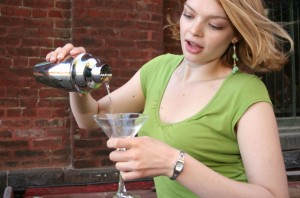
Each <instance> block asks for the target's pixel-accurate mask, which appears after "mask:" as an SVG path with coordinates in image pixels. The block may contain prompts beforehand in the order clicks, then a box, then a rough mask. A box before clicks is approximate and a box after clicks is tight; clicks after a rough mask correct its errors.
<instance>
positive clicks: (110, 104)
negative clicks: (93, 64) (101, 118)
mask: <svg viewBox="0 0 300 198" xmlns="http://www.w3.org/2000/svg"><path fill="white" fill-rule="evenodd" d="M105 87H106V91H107V95H108V98H109V111H110V113H113V105H112V99H111V95H110V89H109V83H108V82H106V83H105Z"/></svg>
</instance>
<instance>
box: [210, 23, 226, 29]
mask: <svg viewBox="0 0 300 198" xmlns="http://www.w3.org/2000/svg"><path fill="white" fill-rule="evenodd" d="M208 25H209V27H210V28H211V29H213V30H221V29H223V27H220V26H216V25H212V24H208Z"/></svg>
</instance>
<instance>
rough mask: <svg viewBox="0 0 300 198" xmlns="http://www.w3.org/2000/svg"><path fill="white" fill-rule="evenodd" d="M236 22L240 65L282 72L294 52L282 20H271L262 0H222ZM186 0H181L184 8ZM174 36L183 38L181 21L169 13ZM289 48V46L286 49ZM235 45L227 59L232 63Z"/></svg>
mask: <svg viewBox="0 0 300 198" xmlns="http://www.w3.org/2000/svg"><path fill="white" fill-rule="evenodd" d="M218 1H219V3H220V4H221V6H222V7H223V9H224V10H225V12H226V14H227V16H228V18H229V20H230V21H231V23H232V24H233V26H234V28H235V29H236V32H237V33H238V35H239V37H240V40H239V42H238V43H237V53H238V57H239V62H238V63H239V65H242V66H247V67H249V68H250V69H251V70H252V71H254V72H269V71H279V70H281V69H282V67H283V66H284V65H285V64H286V63H287V62H288V60H289V56H290V55H291V53H292V52H293V51H294V42H293V40H292V38H291V37H290V35H289V34H288V32H287V31H286V30H285V29H284V28H283V26H281V25H280V24H279V23H276V22H274V21H271V20H270V19H269V18H268V17H267V15H266V11H265V8H264V5H263V2H262V1H261V0H218ZM184 2H185V0H180V7H181V8H182V7H183V5H184ZM167 21H168V22H169V25H168V27H169V28H170V30H171V33H172V37H173V38H174V39H177V40H179V39H180V36H179V21H178V20H176V21H174V20H172V18H171V17H170V15H169V16H167ZM287 47H288V49H286V48H287ZM232 53H233V49H232V45H230V46H229V48H228V50H227V51H226V53H225V54H224V59H225V60H226V61H227V62H228V63H230V64H232V62H233V61H232Z"/></svg>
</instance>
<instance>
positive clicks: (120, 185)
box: [117, 173, 127, 196]
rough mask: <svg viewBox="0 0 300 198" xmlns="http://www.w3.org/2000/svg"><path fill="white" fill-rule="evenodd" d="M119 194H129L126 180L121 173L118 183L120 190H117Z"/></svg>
mask: <svg viewBox="0 0 300 198" xmlns="http://www.w3.org/2000/svg"><path fill="white" fill-rule="evenodd" d="M117 195H121V196H123V195H127V191H126V188H125V185H124V181H123V178H122V175H121V173H119V183H118V192H117Z"/></svg>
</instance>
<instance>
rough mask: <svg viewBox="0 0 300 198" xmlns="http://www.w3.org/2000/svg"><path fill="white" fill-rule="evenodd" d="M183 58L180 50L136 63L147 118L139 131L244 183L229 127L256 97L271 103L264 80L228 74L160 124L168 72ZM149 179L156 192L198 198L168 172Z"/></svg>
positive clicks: (234, 139) (232, 126) (248, 75)
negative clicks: (190, 111) (185, 110)
mask: <svg viewBox="0 0 300 198" xmlns="http://www.w3.org/2000/svg"><path fill="white" fill-rule="evenodd" d="M182 60H183V56H182V55H173V54H165V55H161V56H158V57H156V58H154V59H153V60H151V61H149V62H148V63H146V64H145V65H144V66H143V67H142V68H141V73H140V77H141V85H142V89H143V92H144V96H145V98H146V102H145V108H144V114H147V115H149V118H148V120H147V121H146V123H145V125H144V126H143V127H142V128H141V130H140V132H139V136H150V137H152V138H155V139H158V140H161V141H163V142H165V143H167V144H169V145H171V146H172V147H175V148H177V149H181V150H184V151H185V152H186V153H188V154H189V155H191V156H192V157H194V158H195V159H197V160H198V161H199V162H201V163H203V164H205V165H206V166H208V167H209V168H211V169H213V170H214V171H216V172H218V173H220V174H221V175H224V176H226V177H228V178H231V179H233V180H236V181H242V182H247V178H246V174H245V170H244V166H243V162H242V159H241V156H240V150H239V145H238V141H237V137H236V135H235V131H234V128H235V125H236V124H237V122H238V120H239V119H240V118H241V116H242V115H243V114H244V113H245V111H246V110H247V109H248V108H249V107H250V106H251V105H253V104H254V103H257V102H261V101H263V102H268V103H271V101H270V98H269V95H268V91H267V89H266V87H265V85H264V83H263V82H262V81H261V80H260V79H259V78H258V77H257V76H255V75H251V74H246V73H242V72H236V73H232V74H230V75H229V76H228V77H227V78H226V79H225V80H224V81H223V83H222V85H221V86H220V88H219V89H218V91H217V92H216V94H215V95H214V96H213V98H212V99H211V100H210V101H209V103H208V104H207V105H206V106H205V107H204V108H203V109H201V110H199V112H198V113H196V114H195V115H193V116H191V117H190V118H188V119H185V120H183V121H180V122H177V123H172V124H169V123H163V122H162V121H161V120H160V117H159V109H160V103H161V101H162V97H163V94H164V91H165V89H166V87H167V84H168V82H169V80H170V78H171V76H172V74H173V72H174V71H175V69H176V67H177V66H178V65H179V64H180V63H181V61H182ZM199 91H201V90H199ZM174 100H176V99H174ZM181 105H185V104H181ZM178 113H180V112H178ZM153 149H155V148H153ZM157 152H159V151H157ZM149 160H151V159H149ZM154 181H155V186H156V191H157V195H158V197H162V198H174V197H176V198H178V197H182V198H190V197H197V196H196V195H194V194H193V193H192V192H190V191H189V190H188V189H187V188H185V187H184V186H182V185H180V184H179V183H177V182H176V181H172V180H170V179H169V178H168V177H165V176H159V177H155V178H154Z"/></svg>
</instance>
